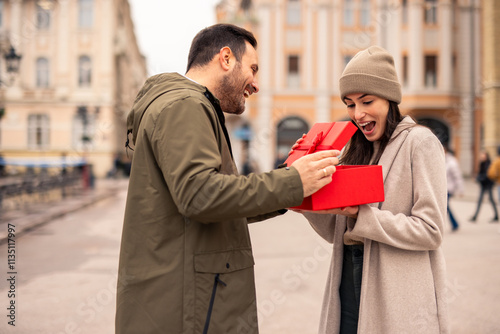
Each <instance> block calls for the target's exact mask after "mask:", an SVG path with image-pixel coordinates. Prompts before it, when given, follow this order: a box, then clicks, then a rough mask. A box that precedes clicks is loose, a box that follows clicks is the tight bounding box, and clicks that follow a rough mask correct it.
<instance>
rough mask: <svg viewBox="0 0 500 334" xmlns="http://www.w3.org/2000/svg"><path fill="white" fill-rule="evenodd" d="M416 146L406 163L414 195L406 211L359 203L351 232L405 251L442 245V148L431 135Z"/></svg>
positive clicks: (444, 178)
mask: <svg viewBox="0 0 500 334" xmlns="http://www.w3.org/2000/svg"><path fill="white" fill-rule="evenodd" d="M415 145H416V146H415V147H414V149H413V150H412V151H411V152H412V153H411V159H410V160H411V161H408V162H407V163H408V168H411V178H412V180H411V182H412V185H411V187H412V197H413V203H412V205H411V207H410V208H409V210H408V212H407V213H402V212H401V211H400V212H399V213H397V212H395V211H396V210H392V212H391V211H389V210H381V209H379V208H378V207H373V206H369V205H361V206H360V207H359V212H358V219H357V221H356V225H355V226H354V228H353V230H352V233H354V234H356V235H358V236H360V237H364V238H367V239H371V240H374V241H377V242H381V243H384V244H387V245H391V246H394V247H397V248H400V249H406V250H434V249H437V248H438V247H439V246H440V245H441V242H442V239H443V233H444V222H445V219H446V203H447V195H446V193H447V189H446V167H445V160H444V154H443V149H442V146H441V144H440V143H439V141H438V140H437V139H436V138H435V137H430V136H429V137H427V138H425V139H423V140H422V141H420V142H419V143H418V144H415ZM410 164H411V166H410ZM400 182H404V181H403V180H400Z"/></svg>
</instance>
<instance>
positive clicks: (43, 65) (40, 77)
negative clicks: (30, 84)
mask: <svg viewBox="0 0 500 334" xmlns="http://www.w3.org/2000/svg"><path fill="white" fill-rule="evenodd" d="M36 87H38V88H48V87H49V60H48V59H47V58H43V57H41V58H38V59H37V60H36Z"/></svg>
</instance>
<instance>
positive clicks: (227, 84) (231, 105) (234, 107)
mask: <svg viewBox="0 0 500 334" xmlns="http://www.w3.org/2000/svg"><path fill="white" fill-rule="evenodd" d="M240 73H241V65H239V66H238V65H237V66H236V67H235V69H234V71H233V73H231V74H226V75H225V76H224V77H223V78H222V79H221V81H220V84H219V88H218V89H217V92H216V97H217V98H218V99H219V101H220V107H221V109H222V111H224V112H227V113H230V114H236V115H240V114H242V113H243V112H244V111H245V98H244V96H243V92H240V91H239V89H240V87H241V89H243V87H244V86H243V85H242V84H241V82H240V80H238V79H239V78H240V75H239V74H240Z"/></svg>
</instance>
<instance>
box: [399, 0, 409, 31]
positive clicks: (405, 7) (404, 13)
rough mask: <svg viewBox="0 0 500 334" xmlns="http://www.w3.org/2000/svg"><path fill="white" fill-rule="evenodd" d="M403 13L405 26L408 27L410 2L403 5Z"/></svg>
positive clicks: (404, 2) (404, 1)
mask: <svg viewBox="0 0 500 334" xmlns="http://www.w3.org/2000/svg"><path fill="white" fill-rule="evenodd" d="M401 7H402V8H401V11H402V17H403V19H402V21H403V24H404V25H406V24H408V0H403V4H402V5H401Z"/></svg>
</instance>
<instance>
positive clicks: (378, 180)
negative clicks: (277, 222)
mask: <svg viewBox="0 0 500 334" xmlns="http://www.w3.org/2000/svg"><path fill="white" fill-rule="evenodd" d="M383 201H384V181H383V176H382V166H379V165H373V166H364V165H363V166H337V170H336V171H335V173H333V175H332V182H330V183H329V184H327V185H326V186H324V187H323V188H321V189H320V190H318V191H317V192H316V193H314V194H312V195H311V196H309V197H306V198H304V201H303V202H302V204H301V205H300V206H296V207H294V209H302V210H315V211H316V210H328V209H335V208H343V207H347V206H356V205H361V204H368V203H376V202H383Z"/></svg>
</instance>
